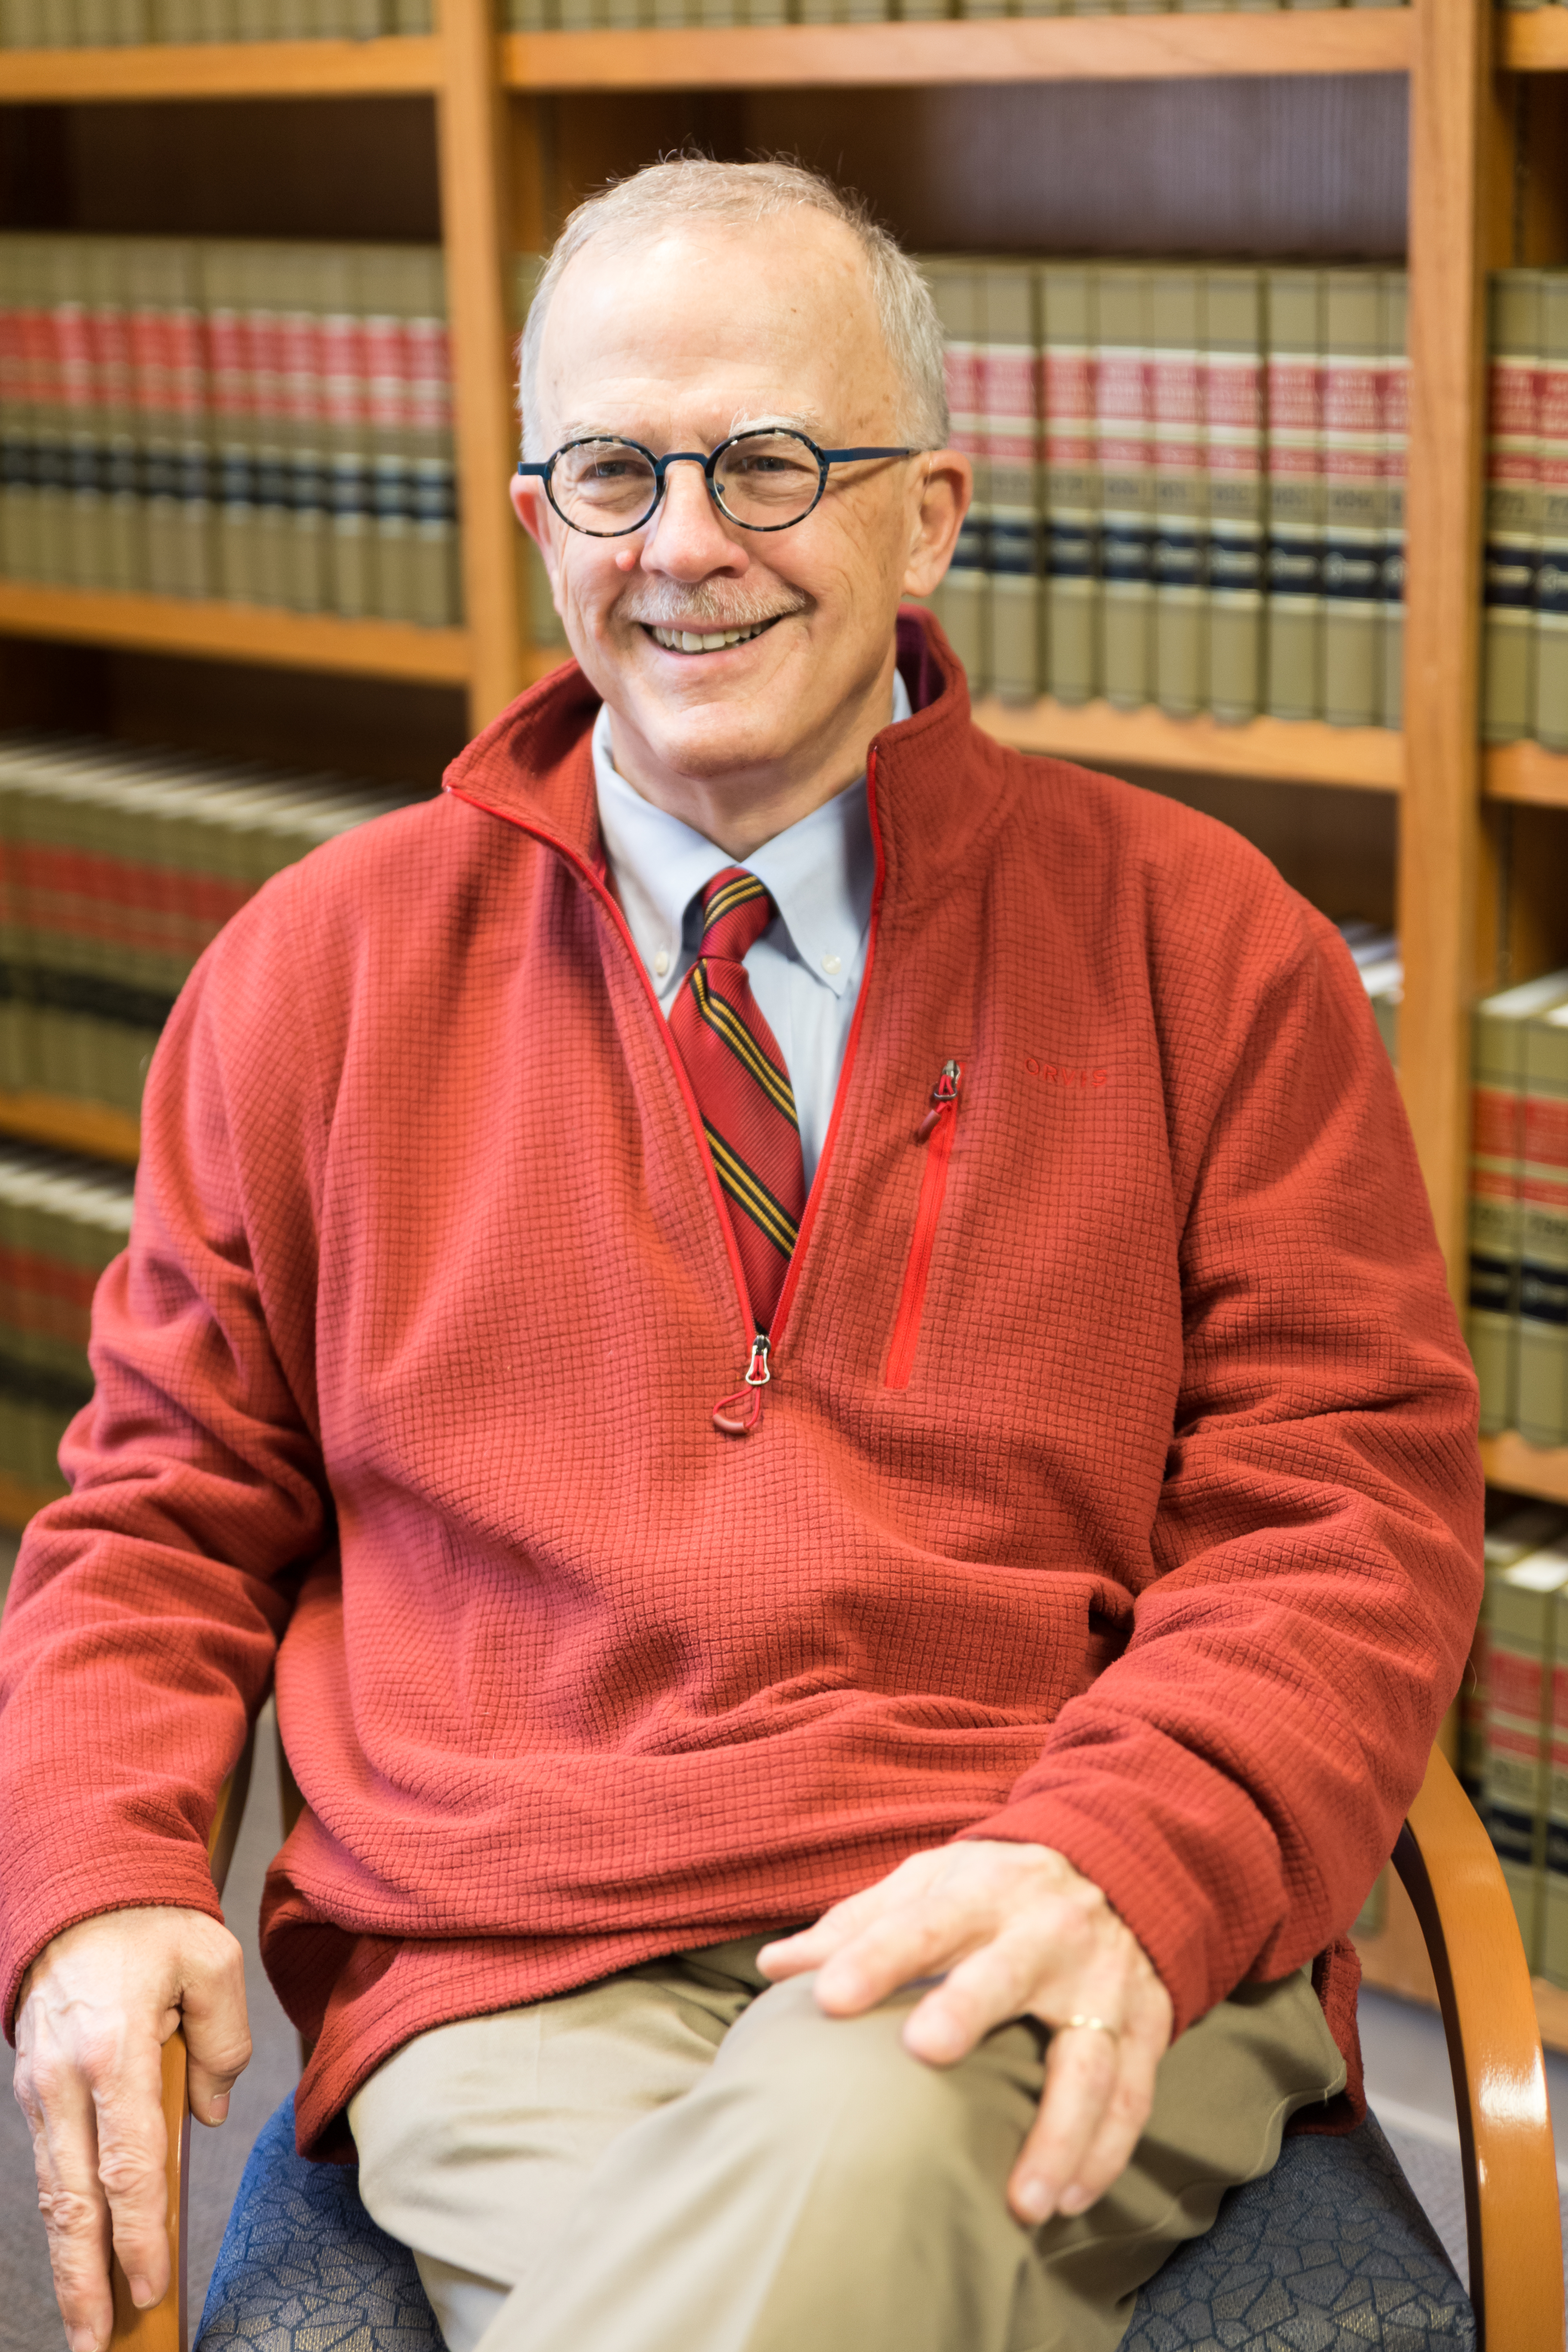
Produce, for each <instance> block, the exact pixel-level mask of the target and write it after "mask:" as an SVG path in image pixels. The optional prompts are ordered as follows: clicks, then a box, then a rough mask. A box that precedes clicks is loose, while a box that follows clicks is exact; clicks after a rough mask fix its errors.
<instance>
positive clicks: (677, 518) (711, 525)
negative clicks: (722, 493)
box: [642, 460, 747, 580]
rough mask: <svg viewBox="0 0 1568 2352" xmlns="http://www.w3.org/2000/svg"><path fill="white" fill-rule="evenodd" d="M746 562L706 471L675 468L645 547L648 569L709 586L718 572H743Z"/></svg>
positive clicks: (670, 472)
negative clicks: (701, 581)
mask: <svg viewBox="0 0 1568 2352" xmlns="http://www.w3.org/2000/svg"><path fill="white" fill-rule="evenodd" d="M746 560H747V559H746V556H745V553H744V551H743V550H742V548H740V547H738V546H737V545H736V543H735V541H734V539H733V538H732V537H731V534H730V532H729V531H727V530H725V528H724V518H723V516H722V515H721V513H720V511H719V508H718V505H717V503H716V502H715V500H714V498H713V496H712V493H711V492H710V489H709V488H708V482H707V478H706V477H705V476H704V474H703V471H702V467H701V466H700V465H699V464H697V463H695V462H689V461H685V460H683V461H682V462H681V464H679V466H671V467H670V468H669V470H668V473H667V474H666V475H665V478H664V496H663V498H662V499H660V500H659V502H658V507H657V508H656V509H655V510H654V518H653V521H652V523H651V524H650V525H649V527H648V534H647V539H646V540H645V541H643V551H642V561H643V564H644V567H645V569H647V570H648V571H653V572H668V574H669V575H670V577H671V578H672V579H676V580H705V579H707V578H708V577H709V575H710V573H711V572H725V571H737V572H743V571H744V570H745V567H746Z"/></svg>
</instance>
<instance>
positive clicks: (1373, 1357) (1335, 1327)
mask: <svg viewBox="0 0 1568 2352" xmlns="http://www.w3.org/2000/svg"><path fill="white" fill-rule="evenodd" d="M1221 1017H1222V1018H1223V1017H1224V1016H1223V1015H1222V1016H1221ZM1177 1045H1178V1047H1179V1041H1177ZM1174 1058H1175V1061H1176V1063H1177V1064H1178V1065H1179V1060H1180V1055H1179V1050H1178V1052H1177V1053H1176V1055H1175V1056H1174ZM1173 1083H1174V1092H1175V1093H1176V1094H1177V1095H1178V1096H1179V1093H1180V1069H1179V1066H1178V1067H1177V1068H1176V1069H1175V1073H1174V1082H1173ZM1180 1124H1181V1122H1180V1114H1179V1113H1177V1114H1175V1115H1173V1135H1174V1137H1175V1151H1174V1155H1173V1156H1174V1157H1175V1158H1176V1160H1178V1162H1179V1160H1180V1157H1181V1151H1182V1148H1183V1145H1182V1137H1181V1133H1180ZM1190 1157H1191V1173H1190V1177H1189V1180H1188V1181H1187V1182H1186V1185H1185V1190H1184V1196H1183V1197H1182V1199H1181V1208H1182V1212H1183V1221H1182V1223H1181V1226H1180V1233H1179V1248H1180V1266H1181V1282H1182V1296H1183V1307H1184V1353H1183V1380H1182V1390H1181V1395H1180V1401H1179V1404H1178V1408H1177V1412H1176V1415H1175V1422H1174V1427H1173V1432H1172V1437H1171V1445H1170V1452H1169V1456H1168V1460H1167V1465H1166V1471H1165V1476H1164V1481H1163V1490H1162V1493H1161V1496H1160V1500H1159V1504H1158V1509H1157V1514H1156V1517H1155V1520H1154V1524H1153V1526H1152V1530H1151V1552H1152V1562H1153V1569H1154V1574H1153V1576H1152V1580H1151V1581H1150V1582H1149V1583H1148V1584H1147V1586H1146V1587H1145V1589H1144V1590H1143V1591H1142V1592H1141V1593H1140V1594H1139V1595H1138V1597H1137V1600H1136V1604H1135V1610H1134V1616H1133V1631H1132V1633H1131V1639H1130V1641H1129V1643H1128V1646H1127V1648H1126V1649H1125V1651H1124V1652H1123V1654H1121V1657H1120V1658H1118V1659H1117V1660H1116V1661H1115V1662H1114V1663H1113V1664H1111V1665H1110V1667H1109V1668H1107V1670H1106V1671H1105V1672H1104V1673H1103V1674H1101V1675H1100V1677H1099V1679H1098V1680H1097V1681H1096V1682H1095V1683H1094V1684H1093V1685H1091V1686H1090V1687H1089V1690H1087V1691H1086V1692H1085V1693H1083V1694H1082V1695H1081V1696H1079V1697H1078V1698H1076V1699H1074V1700H1073V1701H1071V1702H1070V1703H1069V1704H1068V1706H1065V1707H1064V1708H1063V1709H1062V1711H1061V1713H1060V1715H1059V1716H1058V1717H1057V1718H1056V1720H1055V1722H1054V1724H1053V1726H1052V1728H1051V1731H1050V1734H1049V1736H1048V1738H1047V1742H1046V1745H1045V1748H1044V1752H1043V1754H1042V1755H1041V1757H1040V1759H1039V1761H1038V1762H1037V1764H1036V1765H1035V1766H1033V1767H1032V1768H1031V1769H1030V1770H1029V1771H1028V1772H1027V1773H1026V1774H1025V1776H1024V1777H1023V1778H1022V1780H1019V1781H1018V1782H1017V1783H1016V1786H1015V1788H1014V1789H1013V1790H1012V1792H1011V1794H1010V1797H1009V1801H1008V1802H1007V1804H1006V1805H1005V1808H1004V1809H1003V1810H1002V1811H999V1812H998V1813H995V1814H994V1815H992V1816H990V1817H989V1818H988V1819H987V1820H985V1821H984V1822H980V1823H977V1824H976V1825H975V1827H974V1828H973V1830H972V1831H971V1832H970V1834H971V1835H974V1836H980V1837H1009V1838H1023V1839H1030V1840H1037V1841H1039V1842H1041V1843H1046V1844H1048V1845H1052V1846H1055V1847H1056V1848H1058V1850H1059V1851H1061V1852H1063V1853H1066V1854H1067V1855H1068V1859H1069V1860H1070V1861H1071V1862H1072V1863H1073V1864H1075V1866H1076V1867H1077V1868H1078V1869H1079V1870H1081V1871H1082V1872H1083V1873H1084V1874H1086V1875H1087V1876H1089V1878H1091V1879H1092V1880H1094V1882H1095V1883H1096V1884H1097V1885H1099V1886H1100V1887H1101V1888H1102V1890H1103V1891H1104V1893H1105V1894H1106V1895H1107V1897H1108V1898H1109V1900H1110V1902H1111V1903H1112V1904H1113V1906H1115V1908H1116V1909H1117V1911H1118V1912H1119V1913H1120V1914H1121V1916H1122V1917H1123V1918H1124V1919H1125V1920H1126V1921H1127V1923H1128V1925H1129V1926H1130V1927H1131V1928H1132V1930H1133V1932H1134V1933H1135V1934H1136V1936H1137V1937H1138V1938H1139V1940H1140V1942H1141V1943H1142V1946H1143V1948H1144V1949H1145V1950H1146V1951H1147V1952H1148V1953H1149V1955H1150V1957H1151V1958H1152V1960H1153V1962H1154V1965H1155V1967H1156V1968H1157V1969H1158V1970H1159V1972H1160V1975H1161V1977H1162V1978H1163V1981H1164V1983H1165V1985H1166V1987H1167V1989H1168V1990H1169V1991H1170V1993H1171V1995H1172V1998H1173V2002H1174V2005H1175V2010H1176V2021H1177V2027H1178V2030H1179V2029H1180V2028H1181V2027H1182V2026H1184V2025H1185V2024H1188V2023H1190V2022H1191V2021H1193V2020H1194V2018H1196V2017H1199V2016H1201V2015H1202V2014H1203V2013H1204V2012H1205V2011H1206V2010H1207V2009H1209V2008H1210V2007H1212V2005H1213V2004H1214V2003H1215V2001H1216V2000H1223V1999H1224V1998H1225V1997H1226V1995H1227V1994H1228V1993H1229V1992H1230V1991H1231V1990H1233V1989H1234V1988H1235V1987H1236V1985H1237V1984H1238V1983H1239V1982H1241V1981H1242V1980H1243V1979H1248V1978H1256V1979H1275V1978H1278V1977H1280V1976H1282V1975H1284V1974H1285V1973H1286V1972H1287V1971H1288V1970H1289V1969H1293V1968H1296V1967H1299V1966H1300V1965H1301V1964H1302V1963H1303V1962H1304V1961H1306V1960H1308V1959H1309V1958H1311V1957H1312V1956H1313V1955H1315V1954H1316V1953H1318V1952H1320V1951H1321V1950H1322V1949H1324V1948H1326V1947H1327V1946H1328V1945H1329V1944H1330V1943H1331V1941H1332V1940H1333V1938H1334V1937H1337V1936H1339V1935H1342V1933H1343V1931H1344V1930H1345V1928H1346V1927H1348V1926H1349V1924H1350V1922H1351V1920H1352V1918H1353V1917H1354V1916H1355V1914H1356V1912H1357V1910H1358V1909H1359V1907H1360V1906H1361V1904H1362V1902H1363V1899H1364V1897H1365V1894H1366V1891H1367V1888H1368V1887H1369V1885H1371V1883H1372V1880H1373V1877H1374V1875H1375V1874H1376V1872H1377V1870H1378V1868H1379V1867H1380V1865H1381V1864H1382V1863H1383V1862H1384V1859H1385V1858H1386V1856H1387V1854H1388V1853H1389V1852H1390V1850H1391V1848H1392V1846H1393V1843H1394V1838H1395V1836H1396V1835H1397V1833H1398V1829H1399V1824H1400V1822H1401V1820H1402V1818H1403V1815H1404V1813H1405V1809H1406V1807H1407V1805H1408V1803H1409V1801H1410V1799H1411V1797H1412V1795H1413V1794H1414V1792H1415V1789H1416V1788H1417V1787H1418V1786H1419V1783H1420V1780H1421V1777H1422V1774H1423V1771H1424V1769H1425V1766H1426V1758H1427V1756H1428V1754H1429V1752H1430V1748H1431V1745H1432V1741H1433V1738H1434V1736H1435V1734H1436V1729H1437V1726H1438V1723H1439V1720H1440V1718H1441V1717H1442V1714H1443V1710H1444V1708H1445V1707H1446V1706H1447V1704H1448V1703H1449V1701H1450V1700H1451V1699H1452V1697H1453V1696H1454V1693H1455V1691H1456V1689H1457V1688H1458V1682H1459V1677H1460V1675H1461V1673H1462V1672H1463V1668H1464V1663H1465V1657H1466V1654H1467V1649H1468V1643H1469V1640H1470V1635H1471V1632H1472V1629H1473V1627H1474V1624H1475V1621H1476V1614H1477V1610H1478V1608H1479V1599H1480V1589H1481V1564H1480V1542H1481V1507H1482V1482H1481V1474H1480V1468H1479V1458H1478V1450H1477V1444H1476V1393H1475V1383H1474V1380H1473V1376H1472V1374H1471V1371H1470V1366H1469V1360H1468V1356H1467V1354H1466V1352H1465V1349H1464V1345H1463V1341H1462V1339H1460V1336H1459V1332H1458V1325H1457V1322H1456V1319H1455V1317H1454V1314H1453V1311H1452V1308H1451V1306H1450V1304H1449V1299H1448V1295H1447V1286H1446V1283H1445V1279H1444V1270H1443V1265H1442V1260H1441V1257H1440V1255H1439V1252H1438V1249H1437V1246H1436V1239H1435V1236H1434V1234H1433V1230H1432V1223H1431V1218H1430V1215H1429V1213H1428V1210H1427V1205H1426V1194H1425V1191H1424V1188H1423V1186H1422V1182H1421V1178H1420V1174H1419V1171H1418V1169H1417V1166H1416V1162H1415V1150H1414V1147H1413V1144H1412V1141H1411V1138H1410V1133H1409V1129H1408V1128H1407V1126H1406V1124H1405V1117H1404V1112H1403V1109H1402V1108H1401V1105H1400V1102H1399V1099H1398V1094H1397V1090H1396V1087H1395V1084H1394V1077H1393V1075H1392V1072H1391V1070H1390V1068H1389V1065H1388V1059H1387V1055H1386V1054H1385V1053H1384V1047H1383V1045H1382V1043H1381V1040H1380V1039H1379V1037H1378V1035H1377V1032H1376V1028H1375V1025H1374V1024H1373V1019H1372V1016H1371V1013H1370V1011H1369V1009H1368V1006H1367V1003H1366V999H1365V995H1364V992H1363V989H1362V986H1361V983H1360V980H1359V977H1358V975H1357V974H1356V972H1355V971H1354V969H1353V967H1352V963H1351V961H1350V959H1349V957H1348V956H1347V955H1346V954H1345V952H1344V950H1343V948H1342V945H1341V943H1340V942H1339V940H1338V939H1337V938H1336V937H1334V936H1333V935H1332V934H1331V932H1330V931H1329V929H1328V927H1327V926H1326V925H1322V924H1321V922H1320V921H1319V920H1318V919H1315V918H1313V919H1310V929H1309V931H1308V935H1307V941H1306V946H1305V950H1304V952H1301V953H1300V954H1298V955H1297V956H1296V957H1295V958H1294V959H1293V960H1292V961H1290V963H1289V967H1288V968H1287V969H1286V970H1285V971H1283V972H1282V973H1280V974H1279V976H1278V977H1277V978H1276V979H1275V980H1274V981H1273V982H1271V984H1270V985H1269V986H1268V989H1267V990H1265V991H1262V992H1260V995H1259V999H1258V1003H1257V1004H1256V1006H1255V1007H1253V1008H1249V1011H1248V1014H1247V1020H1246V1022H1245V1024H1244V1025H1243V1027H1242V1030H1241V1034H1239V1037H1238V1042H1237V1048H1236V1051H1235V1052H1234V1054H1233V1055H1231V1056H1230V1059H1229V1064H1228V1067H1227V1068H1226V1070H1225V1071H1224V1072H1223V1073H1222V1078H1221V1082H1220V1084H1219V1086H1218V1087H1217V1089H1216V1095H1215V1100H1214V1102H1213V1103H1212V1104H1211V1105H1209V1106H1206V1107H1205V1113H1204V1122H1203V1132H1202V1134H1201V1136H1198V1137H1197V1138H1195V1139H1194V1140H1193V1142H1192V1146H1191V1154H1190Z"/></svg>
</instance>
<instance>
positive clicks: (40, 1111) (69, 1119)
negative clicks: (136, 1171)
mask: <svg viewBox="0 0 1568 2352" xmlns="http://www.w3.org/2000/svg"><path fill="white" fill-rule="evenodd" d="M0 1135H8V1136H12V1137H14V1138H15V1139H16V1141H18V1142H20V1143H37V1144H41V1145H42V1146H43V1147H44V1148H45V1149H46V1150H50V1151H79V1152H81V1153H83V1154H84V1155H85V1156H86V1157H87V1158H88V1159H89V1160H118V1161H119V1162H120V1163H121V1166H122V1167H127V1168H134V1167H135V1165H136V1161H137V1158H138V1156H139V1154H140V1152H141V1150H142V1129H141V1125H140V1122H139V1121H138V1120H136V1119H134V1118H132V1116H131V1114H130V1112H129V1111H123V1110H111V1109H110V1108H109V1106H108V1105H107V1104H106V1103H91V1102H77V1101H74V1100H73V1099H72V1098H71V1097H69V1096H68V1095H47V1094H33V1093H28V1094H0Z"/></svg>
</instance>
